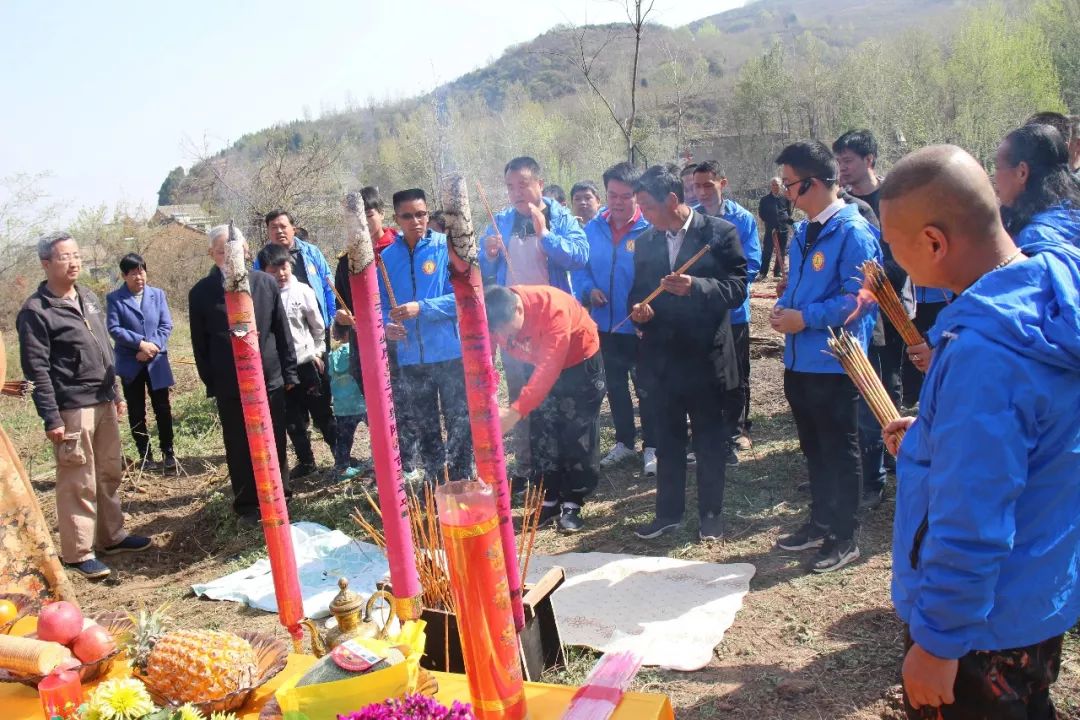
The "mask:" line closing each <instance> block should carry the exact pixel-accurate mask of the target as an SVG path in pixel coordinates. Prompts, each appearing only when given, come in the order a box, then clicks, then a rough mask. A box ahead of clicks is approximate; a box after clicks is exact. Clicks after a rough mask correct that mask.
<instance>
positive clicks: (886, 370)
mask: <svg viewBox="0 0 1080 720" xmlns="http://www.w3.org/2000/svg"><path fill="white" fill-rule="evenodd" d="M904 355H905V353H904V341H903V340H902V339H901V337H900V334H899V333H898V332H896V330H894V329H893V326H892V325H889V324H888V323H886V325H885V344H884V345H871V346H870V351H869V352H868V353H867V359H868V360H870V365H871V366H872V367H873V368H874V371H875V372H877V375H878V377H879V378H881V383H882V385H884V386H885V391H886V392H887V393H888V394H889V398H890V399H891V400H892V401H893V404H894V405H896V407H897V408H899V407H900V401H901V399H902V395H903V388H902V386H901V366H902V363H903V362H904ZM859 448H860V450H861V451H862V473H863V491H864V492H871V491H873V492H878V491H880V490H881V488H883V487H885V474H886V464H887V463H888V462H889V461H890V460H891V459H892V458H891V456H889V455H888V454H887V453H886V452H885V441H884V440H883V439H882V437H881V425H879V424H878V421H877V419H876V418H875V417H874V413H873V411H871V410H870V406H869V405H867V404H866V401H865V400H863V399H861V398H860V399H859ZM890 466H891V465H890ZM892 467H894V466H892Z"/></svg>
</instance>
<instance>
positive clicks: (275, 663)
mask: <svg viewBox="0 0 1080 720" xmlns="http://www.w3.org/2000/svg"><path fill="white" fill-rule="evenodd" d="M128 627H130V623H129V625H128ZM236 634H237V635H238V636H240V637H242V638H243V639H245V640H247V641H248V643H250V644H251V649H252V650H254V651H255V666H256V670H255V681H254V682H253V683H252V684H251V686H250V687H245V688H240V689H239V690H236V691H235V692H231V693H229V694H228V695H226V696H225V697H220V698H214V699H210V700H206V701H203V702H193V703H191V704H192V705H194V706H195V707H196V709H198V710H199V712H201V713H202V714H203V715H206V716H208V717H209V716H210V714H211V713H216V712H232V711H233V710H236V709H238V708H240V707H241V706H242V705H243V704H244V703H246V702H247V701H248V699H249V698H250V697H251V694H252V693H253V692H255V690H257V689H258V688H260V687H262V686H263V685H265V684H266V683H267V682H268V681H269V680H270V679H271V678H273V677H274V676H275V675H277V674H278V673H280V672H281V671H282V670H284V669H285V664H286V663H287V662H288V660H289V647H288V645H286V644H285V641H284V640H279V639H278V638H276V637H273V636H272V635H267V634H265V633H255V632H247V631H244V630H241V631H239V632H237V633H236ZM134 677H139V675H138V673H134ZM147 690H148V691H150V697H151V698H153V700H154V702H155V703H157V704H158V705H161V706H174V707H175V706H178V705H180V704H182V703H178V702H174V701H173V700H171V699H170V698H167V697H161V696H159V695H158V694H156V693H155V692H153V691H152V690H150V689H149V688H147Z"/></svg>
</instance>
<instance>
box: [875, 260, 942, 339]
mask: <svg viewBox="0 0 1080 720" xmlns="http://www.w3.org/2000/svg"><path fill="white" fill-rule="evenodd" d="M859 269H860V270H862V273H863V278H864V279H863V289H864V290H866V291H867V292H869V293H870V294H871V295H873V296H874V300H875V301H877V304H878V307H879V308H881V311H882V312H884V313H885V317H887V318H889V322H890V323H892V326H893V327H894V328H896V332H898V333H900V337H901V338H902V339H903V341H904V344H905V345H907V346H909V347H910V346H912V345H919V344H921V343H925V342H926V338H924V337H923V336H922V333H920V332H919V330H918V329H917V328H916V327H915V324H914V323H913V322H911V318H909V317H908V315H907V310H905V309H904V304H903V303H902V302H900V296H899V295H897V294H896V288H894V287H893V285H892V283H891V282H889V276H888V275H886V274H885V268H883V267H881V265H880V264H879V263H878V262H877V261H875V260H867V261H866V262H864V263H863V264H862V267H861V268H859Z"/></svg>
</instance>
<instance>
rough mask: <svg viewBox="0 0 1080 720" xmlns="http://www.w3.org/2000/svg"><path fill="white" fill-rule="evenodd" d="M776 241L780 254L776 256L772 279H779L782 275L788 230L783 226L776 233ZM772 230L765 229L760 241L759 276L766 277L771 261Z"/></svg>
mask: <svg viewBox="0 0 1080 720" xmlns="http://www.w3.org/2000/svg"><path fill="white" fill-rule="evenodd" d="M776 233H777V239H778V240H779V241H780V254H779V255H777V256H776V262H775V266H774V267H773V277H780V276H781V275H782V274H783V273H784V258H785V257H787V244H788V229H787V226H786V225H785V226H784V227H783V229H779V230H777V231H776ZM772 234H773V228H765V237H764V238H762V240H761V270H760V271H759V274H761V275H766V274H768V272H769V261H770V260H772V259H773V235H772Z"/></svg>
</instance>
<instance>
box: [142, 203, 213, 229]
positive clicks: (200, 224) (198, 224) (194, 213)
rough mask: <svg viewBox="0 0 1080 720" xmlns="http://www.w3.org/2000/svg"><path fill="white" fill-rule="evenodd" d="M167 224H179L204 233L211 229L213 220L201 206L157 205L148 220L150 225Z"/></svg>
mask: <svg viewBox="0 0 1080 720" xmlns="http://www.w3.org/2000/svg"><path fill="white" fill-rule="evenodd" d="M169 223H179V224H180V225H186V226H188V227H191V228H194V229H195V230H198V231H199V232H206V231H207V230H209V229H210V228H211V227H213V225H214V218H213V217H211V215H210V213H208V212H207V211H206V210H205V209H203V206H202V205H197V204H194V203H192V204H187V205H158V207H157V210H156V211H155V212H154V215H153V217H151V218H150V225H167V224H169Z"/></svg>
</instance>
